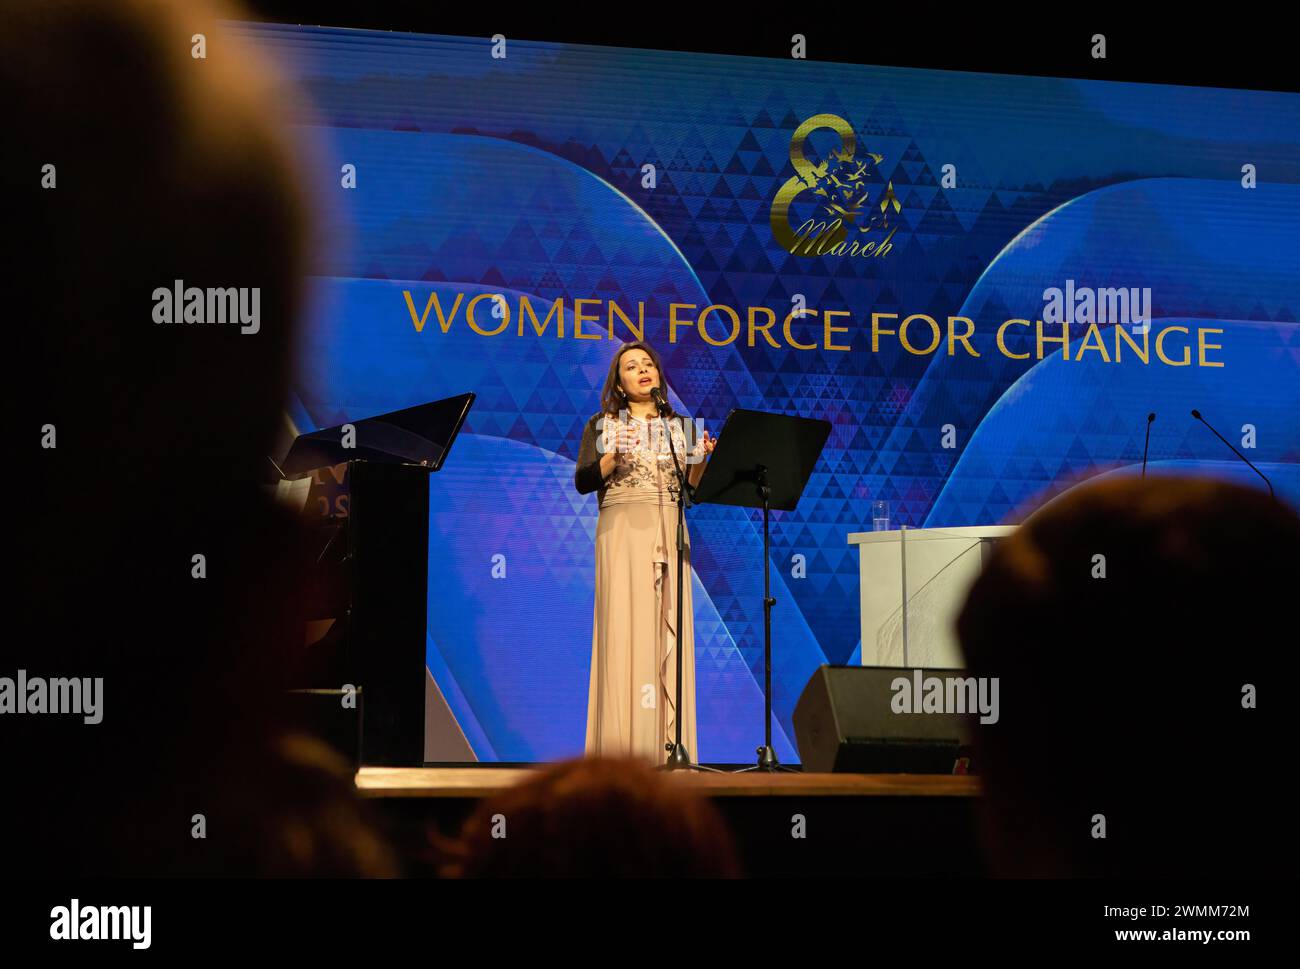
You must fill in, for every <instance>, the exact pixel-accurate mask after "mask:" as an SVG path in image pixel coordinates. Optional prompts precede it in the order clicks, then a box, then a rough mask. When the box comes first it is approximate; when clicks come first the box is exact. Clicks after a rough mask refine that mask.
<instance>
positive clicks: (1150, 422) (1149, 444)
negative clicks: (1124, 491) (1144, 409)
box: [1142, 414, 1156, 481]
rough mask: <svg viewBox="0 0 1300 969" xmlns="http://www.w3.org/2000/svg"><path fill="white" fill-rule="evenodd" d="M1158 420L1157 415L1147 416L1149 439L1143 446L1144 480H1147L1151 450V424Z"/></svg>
mask: <svg viewBox="0 0 1300 969" xmlns="http://www.w3.org/2000/svg"><path fill="white" fill-rule="evenodd" d="M1155 419H1156V415H1155V414H1148V415H1147V439H1146V442H1145V443H1144V444H1143V445H1142V480H1143V481H1146V479H1147V451H1148V450H1150V448H1151V424H1152V422H1153V421H1154V420H1155Z"/></svg>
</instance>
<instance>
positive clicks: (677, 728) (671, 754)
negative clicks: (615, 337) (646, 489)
mask: <svg viewBox="0 0 1300 969" xmlns="http://www.w3.org/2000/svg"><path fill="white" fill-rule="evenodd" d="M657 389H658V388H656V390H657ZM655 396H656V397H658V396H659V395H657V394H656V395H655ZM655 407H656V408H657V409H658V411H659V425H660V427H662V428H663V431H664V433H665V434H667V435H668V450H669V451H670V452H671V453H672V456H673V473H674V474H675V475H676V477H677V691H676V696H677V699H676V703H677V715H676V716H675V717H674V718H673V719H674V721H676V722H675V724H674V732H675V736H674V737H673V742H672V743H670V744H664V749H665V750H667V751H668V760H667V761H666V762H665V763H664V764H661V765H660V768H659V769H660V770H698V771H709V772H712V773H715V774H722V773H725V772H724V771H721V770H718V768H716V767H705V766H704V765H703V764H697V763H695V762H694V761H692V760H691V755H690V751H688V750H687V749H686V745H685V744H683V743H682V719H683V713H682V654H683V653H684V652H685V650H684V648H683V646H682V642H683V640H684V639H685V636H684V635H683V629H684V627H683V626H682V606H683V604H684V600H685V598H686V595H685V592H684V590H683V587H682V581H683V579H682V573H683V567H684V564H685V561H686V501H687V498H686V475H685V474H684V473H683V471H682V466H681V462H679V461H678V460H677V446H676V445H675V444H674V443H673V434H672V429H671V428H670V427H669V426H668V417H667V414H666V413H665V412H666V411H667V410H668V402H667V401H663V402H660V400H655ZM691 621H692V622H694V621H695V617H694V616H692V617H691ZM692 652H694V651H692Z"/></svg>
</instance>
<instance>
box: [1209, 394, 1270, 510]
mask: <svg viewBox="0 0 1300 969" xmlns="http://www.w3.org/2000/svg"><path fill="white" fill-rule="evenodd" d="M1192 416H1193V417H1194V418H1196V419H1197V420H1198V421H1200V422H1201V423H1202V424H1204V425H1205V426H1206V427H1208V428H1210V433H1212V434H1213V435H1214V436H1215V437H1217V438H1218V439H1219V440H1220V441H1222V442H1223V443H1224V444H1226V445H1228V450H1230V451H1231V452H1232V453H1233V454H1235V455H1237V457H1239V458H1241V460H1243V461H1245V462H1246V464H1247V465H1249V467H1250V470H1252V471H1254V472H1255V473H1256V474H1257V475H1259V476H1260V477H1261V478H1264V484H1266V485H1268V493H1269V495H1270V496H1271V497H1272V498H1273V500H1274V501H1277V495H1276V494H1275V493H1274V491H1273V482H1271V481H1269V480H1268V478H1267V477H1265V475H1264V472H1263V471H1261V470H1259V468H1257V467H1255V466H1254V465H1253V464H1251V463H1250V458H1248V457H1246V455H1244V454H1242V453H1241V452H1240V451H1238V450H1237V449H1236V448H1235V447H1233V446H1232V442H1231V441H1229V440H1228V439H1227V438H1226V437H1224V436H1223V435H1222V434H1220V433H1219V432H1218V431H1216V430H1215V429H1214V428H1213V426H1211V424H1210V422H1209V421H1207V420H1206V419H1205V418H1204V417H1202V416H1201V412H1200V411H1198V410H1193V411H1192Z"/></svg>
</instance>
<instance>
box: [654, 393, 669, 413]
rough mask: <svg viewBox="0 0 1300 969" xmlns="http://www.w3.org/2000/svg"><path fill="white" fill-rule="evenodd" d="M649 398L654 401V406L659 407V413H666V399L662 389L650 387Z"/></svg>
mask: <svg viewBox="0 0 1300 969" xmlns="http://www.w3.org/2000/svg"><path fill="white" fill-rule="evenodd" d="M650 398H651V399H652V400H653V401H654V402H655V406H656V407H658V408H659V413H660V414H667V413H668V401H667V400H666V399H665V398H664V392H663V391H662V390H660V389H659V388H658V387H651V388H650Z"/></svg>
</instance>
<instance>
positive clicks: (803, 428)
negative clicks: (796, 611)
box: [691, 409, 831, 773]
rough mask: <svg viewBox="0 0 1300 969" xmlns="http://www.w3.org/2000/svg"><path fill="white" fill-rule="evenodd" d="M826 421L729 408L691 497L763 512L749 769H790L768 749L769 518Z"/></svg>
mask: <svg viewBox="0 0 1300 969" xmlns="http://www.w3.org/2000/svg"><path fill="white" fill-rule="evenodd" d="M830 433H831V425H830V422H829V421H823V420H815V419H813V418H809V417H792V416H790V415H787V414H767V413H764V412H763V411H756V410H740V409H737V410H733V411H732V412H731V413H730V414H728V415H727V421H726V423H725V424H724V425H723V427H722V433H720V434H719V435H718V445H717V447H716V448H714V451H713V455H712V457H711V458H710V459H709V463H708V465H707V466H706V468H705V471H704V477H702V478H701V479H700V484H699V486H698V487H697V488H696V489H695V494H694V496H693V497H692V498H691V503H692V504H696V505H703V504H709V503H713V504H717V505H739V506H740V507H742V508H762V509H763V745H762V746H761V747H759V748H758V750H757V753H758V762H757V763H756V764H755V765H754V766H753V767H746V768H743V769H742V771H740V773H743V772H744V771H751V770H765V771H777V770H785V771H790V770H794V768H792V767H785V766H782V765H781V764H780V763H779V762H778V761H777V759H776V751H775V750H773V749H772V607H773V606H775V605H776V600H775V599H773V598H772V584H771V569H772V562H771V558H770V556H769V545H768V542H769V539H768V519H769V515H770V512H772V511H793V510H794V508H795V506H796V505H797V504H798V503H799V498H800V496H801V495H802V494H803V489H804V488H805V487H806V486H807V484H808V478H809V477H810V476H811V475H812V470H813V466H814V465H816V463H817V459H818V458H819V457H820V456H821V453H822V448H823V447H824V446H825V444H826V438H827V437H829V436H830Z"/></svg>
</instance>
